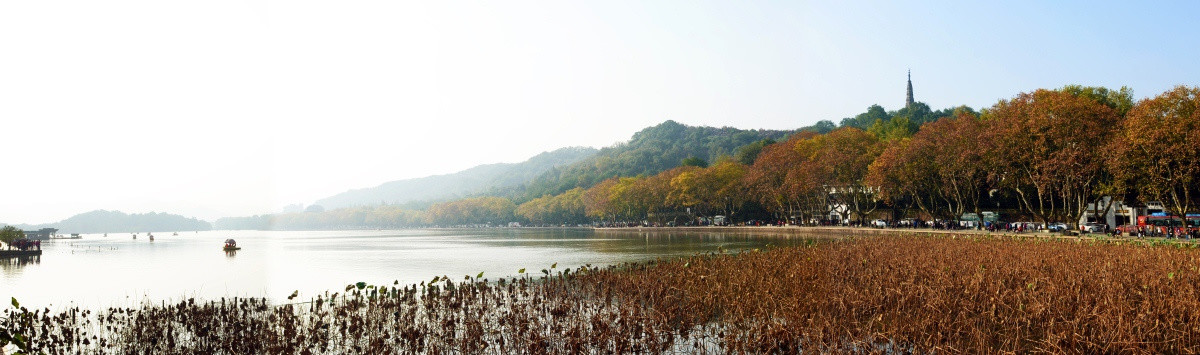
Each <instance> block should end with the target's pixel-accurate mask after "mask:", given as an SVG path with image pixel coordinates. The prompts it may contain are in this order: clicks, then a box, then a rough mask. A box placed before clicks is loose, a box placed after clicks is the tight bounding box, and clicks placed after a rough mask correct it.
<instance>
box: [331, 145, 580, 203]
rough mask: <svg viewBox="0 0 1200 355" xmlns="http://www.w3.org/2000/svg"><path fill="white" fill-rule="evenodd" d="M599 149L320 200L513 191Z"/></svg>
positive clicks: (542, 156)
mask: <svg viewBox="0 0 1200 355" xmlns="http://www.w3.org/2000/svg"><path fill="white" fill-rule="evenodd" d="M595 153H596V149H593V148H589V147H568V148H561V149H558V150H555V151H552V152H545V153H542V154H538V155H536V156H534V157H532V158H529V160H526V161H524V162H521V163H515V164H503V163H502V164H488V165H480V166H476V167H474V168H470V169H467V170H463V171H460V172H457V173H453V174H446V175H435V176H427V177H423V178H417V179H407V180H397V181H392V182H387V183H384V184H382V185H379V186H376V187H372V188H365V189H356V190H350V191H346V192H343V193H340V194H337V195H334V196H331V197H327V198H324V199H321V200H318V201H317V202H316V203H315V204H317V205H321V206H323V207H325V208H328V209H336V208H345V207H355V206H376V205H383V204H388V205H395V204H404V203H408V202H414V201H439V200H448V199H455V198H462V197H466V196H471V195H477V194H495V195H513V194H516V193H517V192H514V191H519V189H520V187H521V186H522V184H525V183H527V182H529V181H530V180H533V179H534V178H535V177H537V176H539V175H541V174H542V173H545V172H546V171H548V170H551V169H553V168H554V167H558V166H564V165H568V164H571V163H574V162H577V161H580V160H582V159H585V158H587V157H590V156H592V155H594V154H595Z"/></svg>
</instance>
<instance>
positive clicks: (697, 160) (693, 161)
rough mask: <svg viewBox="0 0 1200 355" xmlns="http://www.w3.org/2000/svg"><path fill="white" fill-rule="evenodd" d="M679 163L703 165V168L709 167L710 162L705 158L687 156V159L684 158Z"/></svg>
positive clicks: (683, 164)
mask: <svg viewBox="0 0 1200 355" xmlns="http://www.w3.org/2000/svg"><path fill="white" fill-rule="evenodd" d="M679 165H680V166H696V167H701V168H707V167H708V162H706V161H704V159H700V158H697V157H687V158H686V159H683V161H682V162H680V163H679Z"/></svg>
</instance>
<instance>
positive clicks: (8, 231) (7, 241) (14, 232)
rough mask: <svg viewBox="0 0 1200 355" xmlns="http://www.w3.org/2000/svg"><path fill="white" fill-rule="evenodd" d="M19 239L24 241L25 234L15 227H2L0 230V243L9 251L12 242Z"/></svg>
mask: <svg viewBox="0 0 1200 355" xmlns="http://www.w3.org/2000/svg"><path fill="white" fill-rule="evenodd" d="M20 239H25V232H24V231H22V230H20V229H17V227H13V226H4V228H0V242H4V245H7V246H8V247H9V249H12V243H13V242H15V241H17V240H20Z"/></svg>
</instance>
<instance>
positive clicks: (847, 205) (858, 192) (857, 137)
mask: <svg viewBox="0 0 1200 355" xmlns="http://www.w3.org/2000/svg"><path fill="white" fill-rule="evenodd" d="M797 149H799V150H800V154H801V156H803V157H804V159H805V160H807V161H809V162H811V164H809V165H808V168H809V169H810V170H809V171H807V172H804V174H806V175H807V176H806V177H805V179H807V180H809V182H808V183H807V184H809V185H810V188H811V187H813V185H817V184H819V185H821V189H822V190H823V191H824V193H825V194H826V195H828V198H832V199H833V201H832V203H829V205H831V206H836V207H838V208H840V209H841V212H843V213H844V214H850V215H854V216H856V217H858V218H859V220H860V221H861V220H862V219H863V218H864V217H865V216H866V215H867V214H870V213H871V212H874V211H875V209H876V208H877V207H878V204H876V202H877V199H876V197H875V191H874V190H875V188H874V187H872V186H867V185H866V176H867V169H868V167H870V165H871V163H872V162H874V161H875V158H877V157H879V154H880V153H881V152H882V145H881V144H879V138H878V137H876V136H875V135H873V134H870V133H868V132H866V131H863V130H861V129H858V128H853V127H846V128H841V129H838V130H836V131H833V132H830V133H829V134H826V135H821V136H817V137H815V138H814V139H812V140H811V141H810V142H808V144H803V142H802V144H801V145H800V146H798V147H797Z"/></svg>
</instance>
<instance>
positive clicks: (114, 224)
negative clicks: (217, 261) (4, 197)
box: [14, 210, 212, 234]
mask: <svg viewBox="0 0 1200 355" xmlns="http://www.w3.org/2000/svg"><path fill="white" fill-rule="evenodd" d="M14 226H15V227H17V228H20V229H23V230H35V229H41V228H57V229H58V232H59V233H60V234H67V233H144V232H174V231H201V230H211V229H212V225H211V224H209V223H208V222H205V221H202V220H198V219H195V218H189V217H184V216H180V215H174V214H167V213H154V212H150V213H140V214H139V213H135V214H126V213H123V212H120V211H105V210H96V211H91V212H85V213H80V214H77V215H74V216H72V217H71V218H67V219H64V220H63V221H62V222H58V223H46V224H37V225H29V224H18V225H14Z"/></svg>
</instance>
